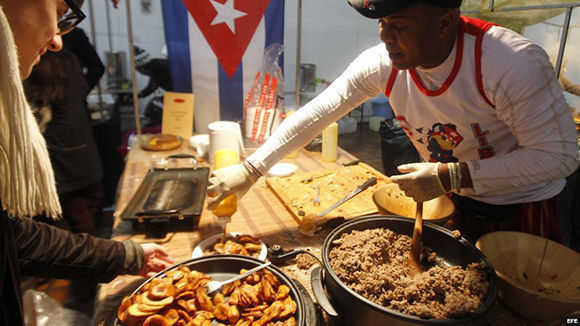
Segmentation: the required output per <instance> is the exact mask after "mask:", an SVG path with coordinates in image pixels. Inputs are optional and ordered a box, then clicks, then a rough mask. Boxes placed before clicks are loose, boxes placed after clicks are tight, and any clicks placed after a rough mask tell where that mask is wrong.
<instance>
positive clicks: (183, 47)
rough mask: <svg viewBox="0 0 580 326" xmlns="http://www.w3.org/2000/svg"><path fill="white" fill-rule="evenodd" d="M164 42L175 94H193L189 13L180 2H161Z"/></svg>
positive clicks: (177, 0) (165, 0)
mask: <svg viewBox="0 0 580 326" xmlns="http://www.w3.org/2000/svg"><path fill="white" fill-rule="evenodd" d="M161 3H162V11H163V21H164V22H165V24H164V31H165V42H166V44H167V53H168V57H169V69H170V70H171V79H172V81H173V85H174V90H175V91H176V92H183V93H191V92H193V88H192V80H191V60H190V57H189V32H188V30H189V27H188V17H189V12H188V11H187V8H186V7H185V5H184V4H183V1H182V0H163V1H161Z"/></svg>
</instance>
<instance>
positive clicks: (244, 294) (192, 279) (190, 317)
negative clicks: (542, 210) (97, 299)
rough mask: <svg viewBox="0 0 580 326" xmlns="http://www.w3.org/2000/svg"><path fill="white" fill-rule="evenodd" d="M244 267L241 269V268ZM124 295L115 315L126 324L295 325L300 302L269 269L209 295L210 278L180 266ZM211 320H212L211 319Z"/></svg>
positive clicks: (150, 325) (207, 325)
mask: <svg viewBox="0 0 580 326" xmlns="http://www.w3.org/2000/svg"><path fill="white" fill-rule="evenodd" d="M245 271H246V270H245V269H242V270H241V271H240V273H244V272H245ZM165 274H166V277H163V278H154V279H152V280H151V281H150V282H149V283H147V284H145V285H144V286H143V287H142V288H141V289H140V291H139V293H138V294H134V295H132V296H128V297H125V298H124V299H123V301H122V303H121V306H120V307H119V309H118V311H117V318H118V320H119V321H120V322H121V324H123V325H125V326H135V325H145V326H147V325H149V326H153V325H155V326H159V325H163V326H165V325H175V326H184V325H188V326H189V325H191V326H210V325H236V326H261V325H267V326H291V325H296V319H295V318H294V313H295V312H296V308H297V304H296V302H295V301H294V300H293V299H292V297H291V296H290V288H289V287H288V286H287V285H285V284H281V282H280V280H279V279H278V278H277V277H276V276H275V275H274V274H273V273H272V272H270V271H268V270H267V269H262V270H260V271H258V272H256V273H254V274H252V275H250V276H248V277H247V278H245V279H243V280H238V281H236V282H233V283H230V284H226V285H224V286H223V287H222V288H221V289H220V290H218V291H216V292H214V294H212V295H213V297H210V296H209V295H208V294H207V291H206V287H205V284H206V283H207V282H209V281H210V277H209V276H208V275H206V274H204V273H201V272H198V271H196V270H193V271H191V270H190V269H189V268H188V267H187V266H180V267H179V268H177V269H175V270H171V271H168V272H166V273H165ZM212 321H213V322H212Z"/></svg>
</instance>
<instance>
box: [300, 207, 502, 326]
mask: <svg viewBox="0 0 580 326" xmlns="http://www.w3.org/2000/svg"><path fill="white" fill-rule="evenodd" d="M413 224H414V221H412V220H409V219H408V218H403V217H397V216H381V215H375V216H369V217H363V218H358V219H354V220H350V221H347V222H346V223H343V224H342V225H340V226H339V227H337V228H336V229H334V230H333V231H332V232H331V233H330V234H329V235H328V236H327V237H326V240H325V241H324V245H323V247H322V262H323V267H324V270H322V269H321V268H317V269H315V270H314V271H313V274H312V275H311V282H312V288H313V292H314V295H315V297H316V299H317V301H318V303H319V304H320V305H321V307H322V308H323V309H324V310H325V311H326V312H327V313H328V314H329V315H331V316H334V317H338V319H340V320H341V321H342V322H343V324H344V325H365V326H368V325H377V326H379V325H413V324H423V325H478V324H485V320H484V318H483V316H484V315H486V314H487V313H488V312H489V310H490V309H491V307H492V306H493V305H494V303H495V300H496V298H497V293H498V281H497V276H496V274H495V270H494V268H493V266H492V265H491V263H490V262H489V261H488V260H487V258H486V257H485V256H484V255H483V253H481V252H480V251H479V250H477V249H476V248H475V247H474V246H473V245H472V244H471V243H469V242H468V241H467V240H465V239H464V238H459V239H458V238H455V237H454V236H453V234H452V233H451V231H449V230H447V229H445V228H443V227H441V226H439V225H436V224H432V223H425V224H424V227H423V243H424V244H425V245H426V246H428V247H430V248H431V249H432V250H433V251H435V252H436V253H437V255H438V256H439V257H441V258H442V259H443V260H444V262H445V263H447V264H450V265H461V266H466V265H467V264H469V263H473V262H483V263H484V264H485V266H486V270H487V274H488V280H489V290H488V294H487V298H486V299H485V302H484V303H483V304H482V305H481V306H480V307H479V309H478V310H477V311H476V312H475V313H474V314H473V315H470V316H468V317H466V318H462V319H445V320H436V319H422V318H420V317H417V316H413V315H409V314H404V313H401V312H399V311H396V310H393V309H388V308H386V307H384V306H381V305H378V304H376V303H374V302H372V301H370V300H368V299H366V298H364V297H363V296H361V295H360V294H358V293H356V292H354V291H353V290H351V289H350V288H349V287H348V286H347V285H346V284H344V283H343V282H342V281H341V280H340V279H339V278H338V276H337V275H336V274H335V273H334V271H333V270H332V268H331V266H330V261H329V258H328V256H329V253H330V249H331V248H332V243H333V241H334V240H336V239H338V238H340V236H341V235H342V234H343V233H348V232H350V231H352V230H366V229H373V228H388V229H390V230H392V231H394V232H397V233H399V234H406V235H409V236H412V233H413ZM325 292H326V293H328V295H327V294H326V293H325Z"/></svg>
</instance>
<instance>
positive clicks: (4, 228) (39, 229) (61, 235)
mask: <svg viewBox="0 0 580 326" xmlns="http://www.w3.org/2000/svg"><path fill="white" fill-rule="evenodd" d="M0 235H1V237H2V238H1V240H0V241H1V245H0V299H1V302H0V325H10V326H19V325H24V317H23V316H24V315H23V310H22V295H21V291H20V275H21V274H22V275H27V276H44V277H51V278H66V279H90V280H95V281H99V282H109V281H111V280H112V279H113V278H114V277H115V276H117V275H119V274H123V273H126V272H131V273H135V272H136V271H134V270H133V271H128V270H127V268H128V267H127V266H124V265H125V264H126V261H125V257H126V256H127V255H128V252H127V251H126V246H125V245H124V244H123V243H121V242H116V241H111V240H106V239H99V238H95V237H92V236H90V235H87V234H72V233H70V232H67V231H64V230H61V229H58V228H55V227H52V226H50V225H48V224H45V223H40V222H35V221H34V220H32V219H29V218H25V219H23V218H18V219H11V218H8V216H7V215H6V212H4V211H3V212H1V213H0ZM129 254H130V253H129ZM131 269H134V266H131Z"/></svg>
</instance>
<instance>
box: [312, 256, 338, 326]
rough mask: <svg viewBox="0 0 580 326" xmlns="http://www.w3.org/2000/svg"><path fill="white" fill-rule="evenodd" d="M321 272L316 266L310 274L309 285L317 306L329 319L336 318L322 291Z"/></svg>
mask: <svg viewBox="0 0 580 326" xmlns="http://www.w3.org/2000/svg"><path fill="white" fill-rule="evenodd" d="M322 272H323V269H322V267H320V266H316V267H315V268H314V269H313V270H312V273H311V274H310V285H312V292H313V293H314V297H315V298H316V301H318V304H319V305H320V307H322V309H324V311H325V312H326V313H327V314H328V315H329V316H331V317H338V312H336V309H334V306H333V305H332V303H331V302H330V300H328V297H327V296H326V292H325V291H324V285H323V284H322Z"/></svg>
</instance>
